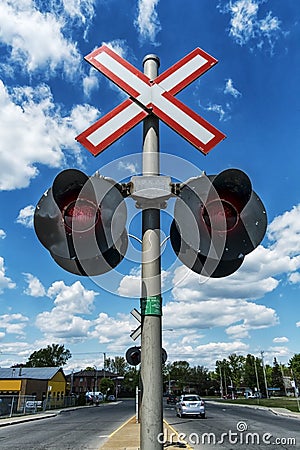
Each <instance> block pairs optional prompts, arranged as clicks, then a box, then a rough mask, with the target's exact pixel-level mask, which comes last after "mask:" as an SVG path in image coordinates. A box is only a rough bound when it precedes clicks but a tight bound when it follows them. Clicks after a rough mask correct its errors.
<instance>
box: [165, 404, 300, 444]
mask: <svg viewBox="0 0 300 450" xmlns="http://www.w3.org/2000/svg"><path fill="white" fill-rule="evenodd" d="M164 413H165V415H164V416H165V419H166V420H167V421H168V422H169V424H170V425H171V426H172V427H173V428H175V430H176V431H178V432H181V433H183V434H184V436H185V441H186V442H187V443H188V444H189V445H190V446H191V447H192V448H194V449H195V450H196V449H197V450H198V449H201V450H208V449H212V448H219V449H220V448H222V449H231V450H234V449H239V450H242V449H249V450H258V449H259V450H260V449H262V450H265V449H267V448H278V449H296V448H299V446H300V419H294V418H290V417H284V416H279V415H275V414H274V413H272V412H270V411H267V410H260V409H254V408H247V407H241V406H236V405H231V404H225V405H224V404H217V403H215V402H209V401H207V402H206V414H207V418H206V419H198V418H193V417H183V418H181V419H180V418H179V417H177V416H176V412H175V408H174V406H169V405H165V408H164ZM182 439H183V438H182ZM270 445H271V446H272V447H270Z"/></svg>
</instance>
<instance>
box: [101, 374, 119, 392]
mask: <svg viewBox="0 0 300 450" xmlns="http://www.w3.org/2000/svg"><path fill="white" fill-rule="evenodd" d="M100 391H101V392H102V393H103V394H104V395H106V394H107V393H108V394H114V391H115V384H114V382H113V381H112V380H111V379H110V378H102V379H101V381H100Z"/></svg>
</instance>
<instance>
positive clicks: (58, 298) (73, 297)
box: [47, 281, 98, 314]
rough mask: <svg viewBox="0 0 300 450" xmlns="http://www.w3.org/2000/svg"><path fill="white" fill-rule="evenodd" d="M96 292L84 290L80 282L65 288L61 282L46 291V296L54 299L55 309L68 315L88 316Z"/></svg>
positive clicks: (55, 283)
mask: <svg viewBox="0 0 300 450" xmlns="http://www.w3.org/2000/svg"><path fill="white" fill-rule="evenodd" d="M96 295H98V294H97V292H95V291H89V290H87V289H85V288H84V286H83V285H82V284H81V282H80V281H76V282H75V283H73V284H72V285H71V286H66V285H65V283H64V282H63V281H55V282H54V283H53V284H52V286H51V287H50V288H49V289H48V291H47V296H48V297H50V298H55V300H54V304H55V307H56V308H57V309H58V310H59V311H60V312H62V311H64V312H67V313H70V314H89V313H90V312H91V309H92V307H93V304H94V300H95V297H96Z"/></svg>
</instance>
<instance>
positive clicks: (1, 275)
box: [0, 256, 16, 294]
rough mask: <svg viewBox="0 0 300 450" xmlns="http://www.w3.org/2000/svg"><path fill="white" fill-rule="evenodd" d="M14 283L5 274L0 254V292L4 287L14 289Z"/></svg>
mask: <svg viewBox="0 0 300 450" xmlns="http://www.w3.org/2000/svg"><path fill="white" fill-rule="evenodd" d="M15 287H16V284H15V283H14V282H13V281H12V280H11V279H10V278H8V277H7V276H5V266H4V259H3V258H2V256H0V294H2V292H3V290H4V289H14V288H15Z"/></svg>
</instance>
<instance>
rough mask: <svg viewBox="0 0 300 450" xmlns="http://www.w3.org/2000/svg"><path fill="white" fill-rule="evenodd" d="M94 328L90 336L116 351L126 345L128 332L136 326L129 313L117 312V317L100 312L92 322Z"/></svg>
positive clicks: (128, 338)
mask: <svg viewBox="0 0 300 450" xmlns="http://www.w3.org/2000/svg"><path fill="white" fill-rule="evenodd" d="M93 325H94V330H93V331H92V332H91V334H90V336H91V337H93V338H96V339H98V341H99V343H100V344H106V346H107V348H108V349H109V350H111V351H114V350H115V351H118V349H120V348H122V350H123V348H124V345H128V344H129V342H130V333H131V331H132V329H133V328H136V325H137V322H135V323H134V321H133V319H132V318H130V317H129V315H125V314H118V315H117V317H111V316H109V315H108V314H106V313H100V314H99V315H98V317H97V318H96V319H95V321H94V322H93Z"/></svg>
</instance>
